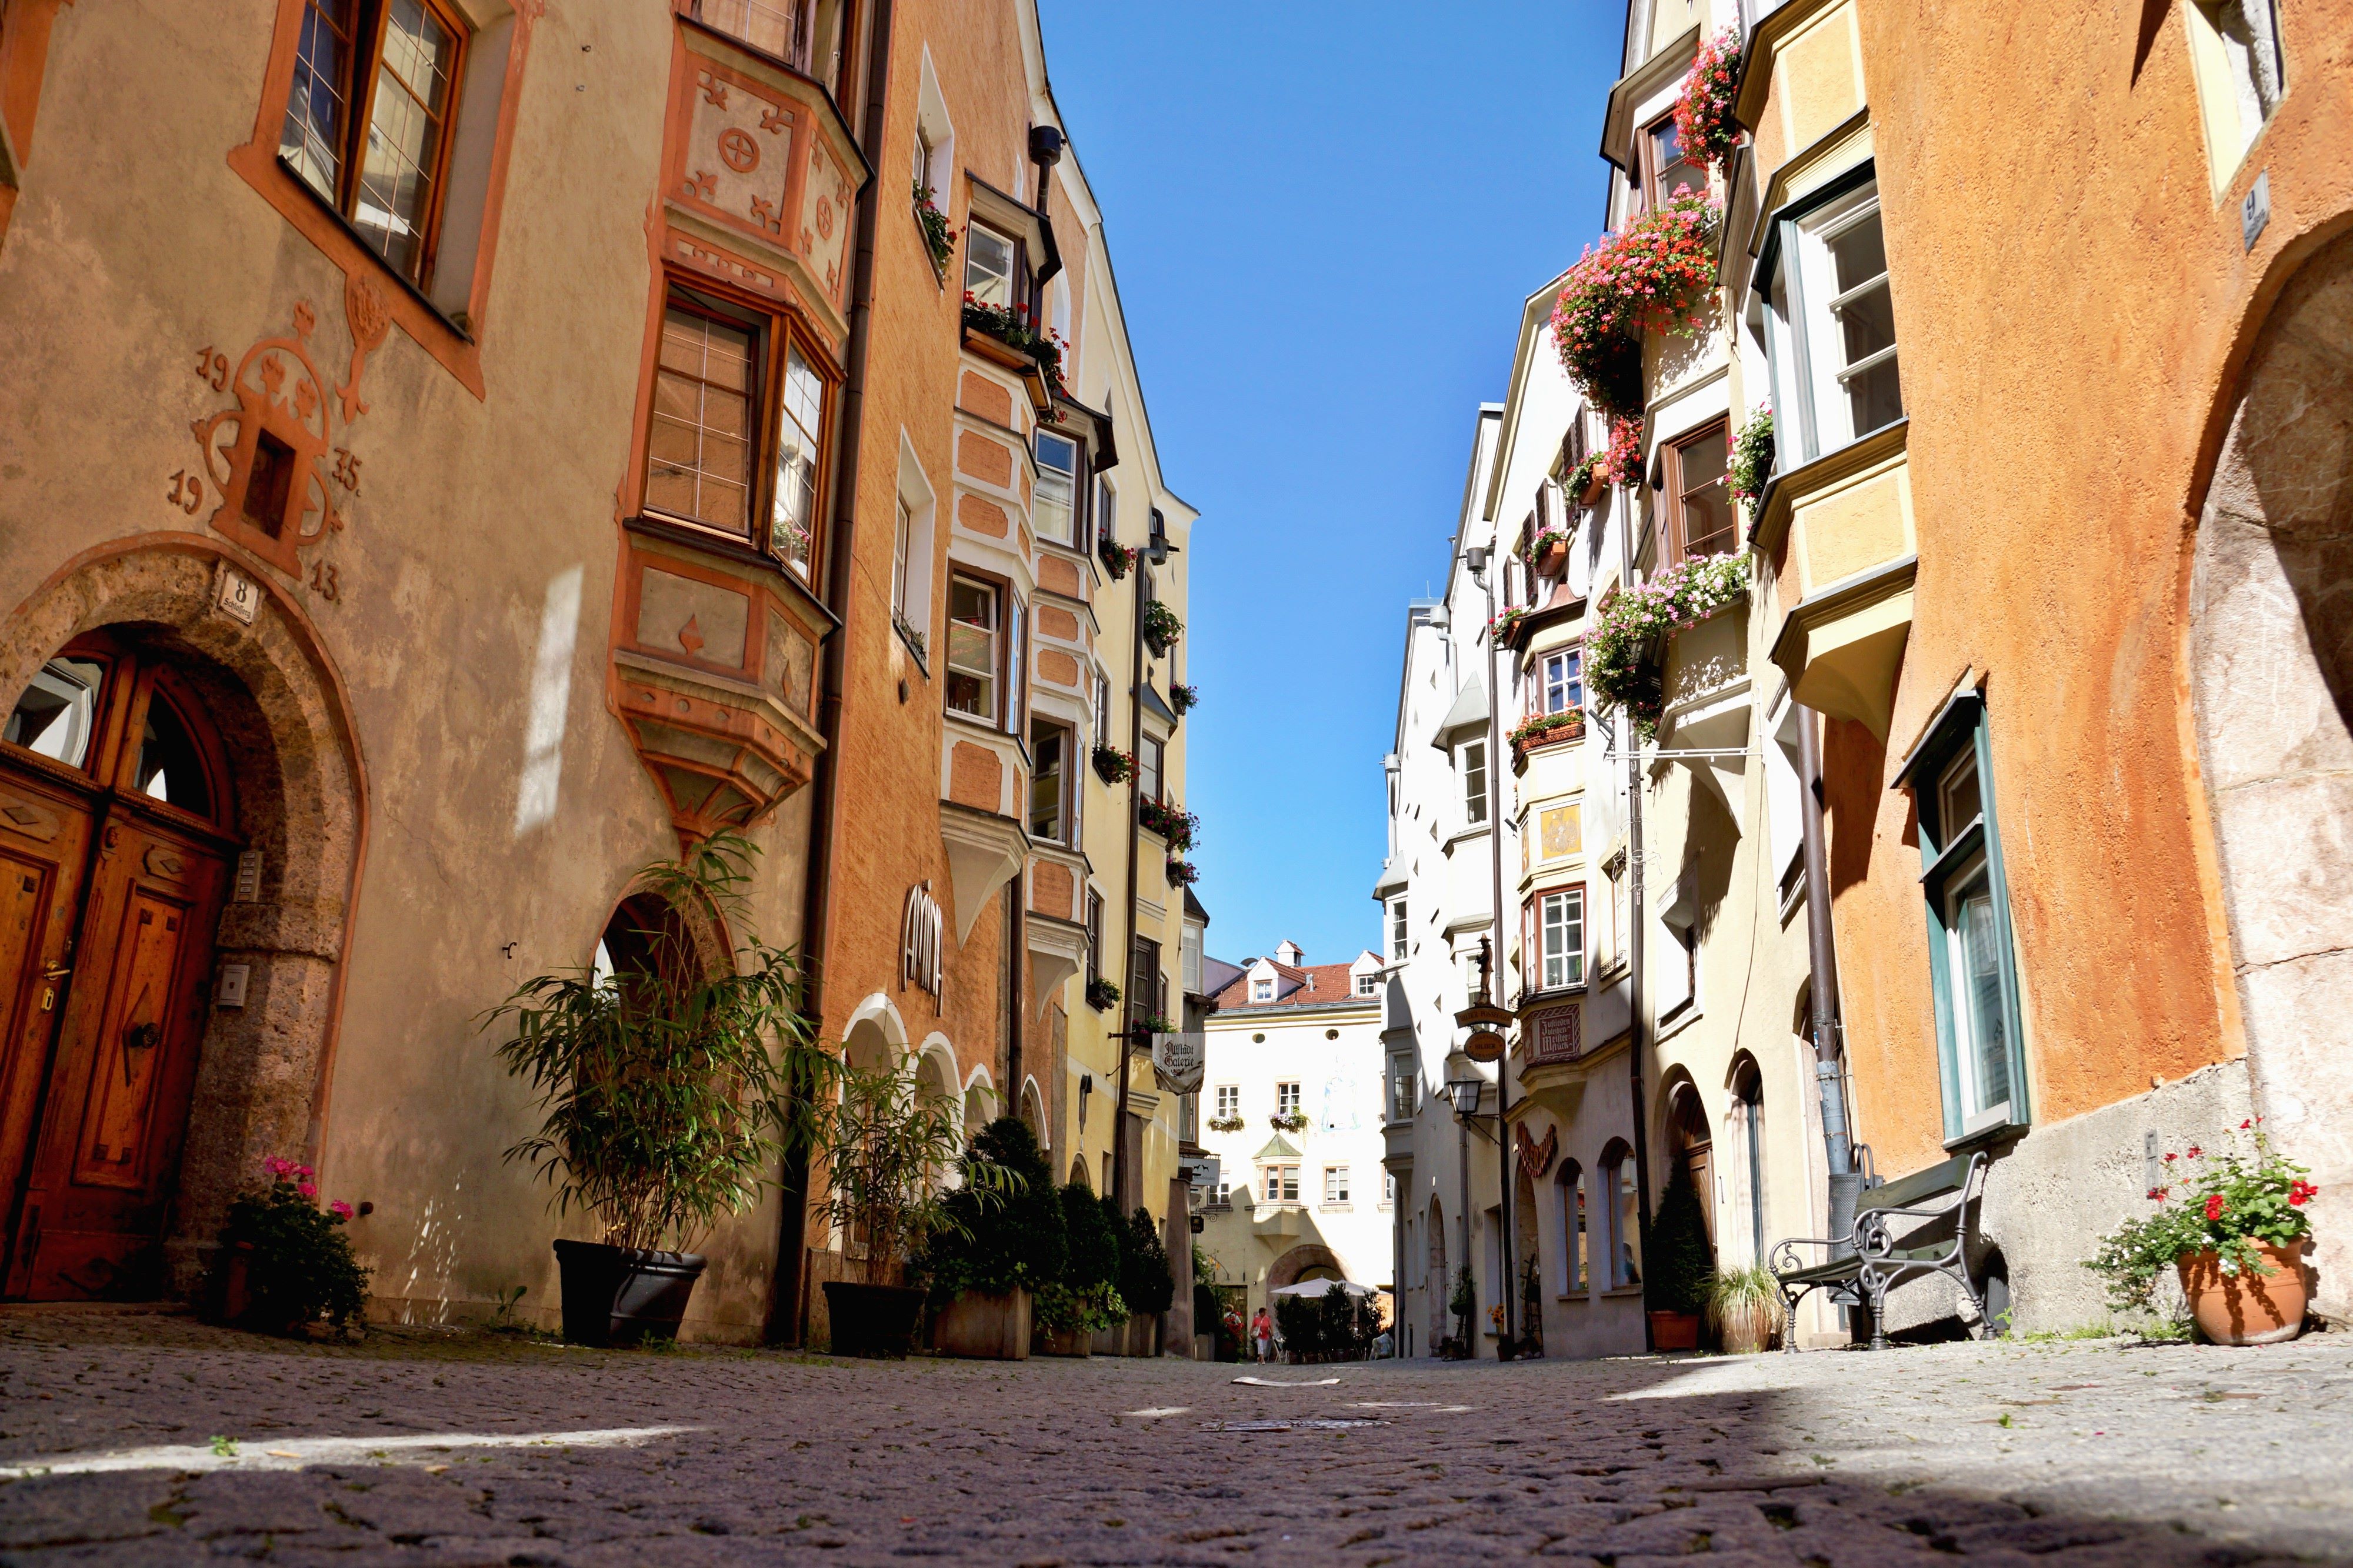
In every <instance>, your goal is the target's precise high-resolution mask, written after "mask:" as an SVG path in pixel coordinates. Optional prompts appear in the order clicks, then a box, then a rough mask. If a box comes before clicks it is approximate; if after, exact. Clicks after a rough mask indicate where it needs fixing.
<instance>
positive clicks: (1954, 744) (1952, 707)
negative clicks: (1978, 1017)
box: [1895, 691, 2033, 1148]
mask: <svg viewBox="0 0 2353 1568" xmlns="http://www.w3.org/2000/svg"><path fill="white" fill-rule="evenodd" d="M1963 746H1968V747H1970V748H1972V749H1973V750H1974V751H1975V752H1976V756H1977V769H1978V800H1979V802H1980V803H1981V806H1980V813H1979V816H1978V819H1977V821H1978V825H1979V826H1977V827H1972V826H1971V825H1969V824H1963V825H1961V827H1960V829H1959V831H1957V832H1954V833H1952V834H1950V836H1949V837H1948V836H1947V825H1946V824H1944V823H1942V822H1939V821H1938V820H1937V819H1936V813H1937V803H1936V787H1935V780H1936V775H1937V774H1938V773H1941V772H1943V771H1944V768H1945V765H1946V763H1949V762H1950V761H1952V759H1953V758H1954V757H1955V756H1957V755H1958V754H1959V752H1960V750H1961V748H1962V747H1963ZM1993 777H1994V774H1993V739H1992V733H1991V731H1990V729H1989V726H1988V724H1987V723H1986V708H1985V699H1984V698H1983V697H1981V696H1980V695H1979V694H1978V693H1977V692H1974V691H1969V692H1964V693H1962V694H1961V695H1959V696H1957V697H1956V698H1955V699H1954V700H1952V701H1951V702H1949V703H1947V704H1946V707H1945V710H1944V712H1942V713H1940V714H1938V715H1937V717H1936V723H1935V724H1934V725H1932V726H1931V727H1930V729H1929V731H1928V733H1927V734H1926V735H1925V736H1924V737H1922V739H1921V742H1920V744H1919V745H1918V746H1917V747H1916V748H1915V750H1914V752H1913V753H1912V755H1911V757H1910V758H1909V759H1907V760H1906V761H1905V764H1904V767H1903V769H1902V771H1901V772H1900V773H1898V774H1897V776H1896V780H1895V784H1896V787H1897V788H1899V789H1909V790H1910V791H1911V792H1912V797H1913V801H1914V804H1915V807H1916V809H1917V812H1918V815H1919V821H1920V860H1921V875H1920V892H1921V895H1922V904H1923V906H1924V910H1925V912H1926V917H1927V921H1928V980H1929V989H1930V991H1931V993H1932V994H1933V996H1934V999H1935V1004H1936V1065H1937V1077H1938V1079H1939V1081H1940V1082H1941V1084H1942V1087H1943V1090H1944V1113H1945V1117H1944V1119H1945V1142H1946V1146H1947V1148H1951V1147H1954V1146H1957V1145H1960V1144H1975V1143H1978V1142H1986V1141H1989V1140H1991V1139H1994V1138H1998V1137H2000V1135H2001V1134H2002V1133H2004V1132H2005V1131H2014V1130H2017V1129H2020V1128H2023V1127H2026V1126H2029V1125H2031V1122H2032V1121H2033V1111H2032V1109H2031V1091H2030V1087H2029V1084H2028V1081H2027V1076H2026V1034H2025V1028H2024V1023H2023V1008H2022V1006H2021V1002H2020V997H2019V985H2018V943H2017V939H2016V936H2015V934H2014V931H2013V930H2012V927H2011V923H2010V877H2009V873H2008V871H2007V870H2006V869H2005V868H2004V867H2003V865H2002V853H2001V822H2000V815H1999V814H1998V813H1997V811H1996V810H1995V806H1994V787H1993ZM1979 833H1981V834H1982V836H1983V839H1984V847H1985V864H1986V886H1987V889H1988V890H1989V892H1990V893H1991V894H1992V896H1993V912H1994V932H1995V938H1996V941H1997V942H1998V943H1999V945H2000V957H2001V1001H2002V1010H2003V1013H2004V1015H2005V1016H2004V1023H2005V1025H2006V1026H2007V1031H2008V1037H2009V1041H2010V1119H2009V1121H2005V1122H2001V1123H1998V1124H1996V1125H1992V1126H1988V1127H1981V1128H1978V1129H1977V1130H1976V1131H1966V1132H1965V1131H1963V1123H1964V1121H1966V1116H1965V1114H1964V1111H1963V1109H1962V1105H1961V1066H1960V1042H1959V1040H1958V1038H1957V1032H1956V1025H1955V1023H1954V1016H1953V985H1954V976H1953V974H1952V972H1951V953H1952V945H1951V942H1950V940H1949V939H1950V936H1951V927H1950V926H1949V924H1948V923H1947V921H1946V918H1945V896H1944V895H1945V884H1946V883H1947V881H1948V880H1949V879H1951V875H1952V872H1953V870H1954V868H1956V867H1957V866H1958V865H1959V864H1961V863H1962V862H1964V861H1966V860H1967V859H1968V858H1969V856H1968V851H1967V850H1966V848H1962V849H1961V851H1960V852H1959V853H1953V851H1954V850H1955V849H1956V848H1957V847H1959V846H1960V844H1961V841H1962V840H1965V839H1974V838H1975V837H1977V836H1978V834H1979Z"/></svg>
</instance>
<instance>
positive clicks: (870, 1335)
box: [825, 1279, 923, 1356]
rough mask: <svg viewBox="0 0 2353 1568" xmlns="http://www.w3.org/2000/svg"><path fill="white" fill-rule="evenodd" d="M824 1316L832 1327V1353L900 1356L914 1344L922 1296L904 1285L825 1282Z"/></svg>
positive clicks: (919, 1292)
mask: <svg viewBox="0 0 2353 1568" xmlns="http://www.w3.org/2000/svg"><path fill="white" fill-rule="evenodd" d="M825 1314H826V1318H827V1320H828V1321H829V1322H831V1324H832V1325H833V1353H834V1354H836V1355H857V1356H903V1355H905V1354H906V1353H907V1352H908V1350H909V1349H910V1348H911V1347H912V1346H913V1344H914V1342H915V1325H916V1324H917V1323H918V1322H919V1321H922V1319H923V1291H921V1290H919V1289H913V1287H910V1286H903V1285H860V1284H855V1283H853V1282H851V1281H849V1280H847V1279H828V1280H827V1281H826V1282H825Z"/></svg>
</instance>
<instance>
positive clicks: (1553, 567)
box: [1535, 539, 1568, 577]
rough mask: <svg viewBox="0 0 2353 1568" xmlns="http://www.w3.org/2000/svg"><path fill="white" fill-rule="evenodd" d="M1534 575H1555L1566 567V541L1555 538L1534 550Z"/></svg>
mask: <svg viewBox="0 0 2353 1568" xmlns="http://www.w3.org/2000/svg"><path fill="white" fill-rule="evenodd" d="M1567 568H1568V541H1567V540H1565V539H1556V540H1555V541H1553V542H1551V543H1550V544H1547V545H1546V546H1545V547H1544V548H1543V549H1542V550H1540V551H1538V552H1536V558H1535V569H1536V575H1537V576H1539V577H1557V576H1559V575H1560V574H1561V573H1563V572H1564V571H1566V570H1567Z"/></svg>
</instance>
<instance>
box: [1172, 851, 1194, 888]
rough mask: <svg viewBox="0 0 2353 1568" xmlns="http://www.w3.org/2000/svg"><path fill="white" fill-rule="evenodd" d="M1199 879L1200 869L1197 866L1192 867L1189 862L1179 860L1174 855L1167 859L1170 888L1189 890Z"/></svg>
mask: <svg viewBox="0 0 2353 1568" xmlns="http://www.w3.org/2000/svg"><path fill="white" fill-rule="evenodd" d="M1200 879H1201V868H1199V867H1198V866H1196V865H1194V864H1193V863H1192V862H1191V861H1190V860H1180V859H1178V858H1176V856H1174V855H1171V856H1170V857H1169V858H1168V885H1169V886H1170V887H1172V888H1189V887H1191V886H1192V885H1193V884H1194V883H1196V882H1198V881H1199V880H1200Z"/></svg>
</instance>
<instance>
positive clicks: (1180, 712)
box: [1168, 682, 1201, 719]
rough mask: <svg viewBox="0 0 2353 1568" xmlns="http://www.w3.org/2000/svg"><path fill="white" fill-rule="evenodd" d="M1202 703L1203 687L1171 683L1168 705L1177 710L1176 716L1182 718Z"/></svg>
mask: <svg viewBox="0 0 2353 1568" xmlns="http://www.w3.org/2000/svg"><path fill="white" fill-rule="evenodd" d="M1200 705H1201V689H1200V688H1199V687H1198V686H1179V685H1176V684H1174V683H1173V682H1172V683H1171V684H1170V686H1169V688H1168V706H1169V707H1171V708H1174V709H1175V710H1176V717H1178V718H1179V719H1182V718H1183V717H1184V716H1185V715H1186V714H1187V713H1190V712H1191V711H1192V710H1194V709H1196V708H1198V707H1199V706H1200Z"/></svg>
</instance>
